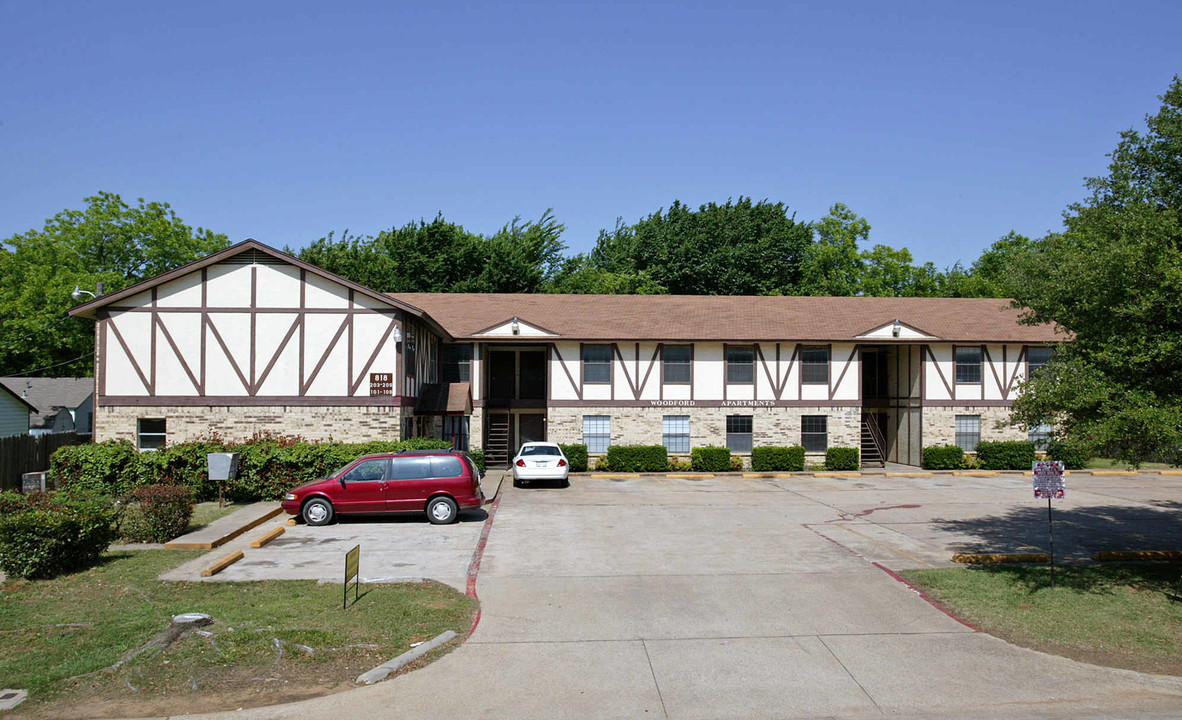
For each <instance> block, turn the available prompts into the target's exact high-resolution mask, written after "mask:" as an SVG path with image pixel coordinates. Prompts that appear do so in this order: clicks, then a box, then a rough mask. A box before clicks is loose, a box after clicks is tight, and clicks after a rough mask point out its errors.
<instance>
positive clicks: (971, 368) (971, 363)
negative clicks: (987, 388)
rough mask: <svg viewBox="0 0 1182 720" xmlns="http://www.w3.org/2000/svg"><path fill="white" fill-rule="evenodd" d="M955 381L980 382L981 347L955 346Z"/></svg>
mask: <svg viewBox="0 0 1182 720" xmlns="http://www.w3.org/2000/svg"><path fill="white" fill-rule="evenodd" d="M956 382H958V383H979V382H981V348H980V347H958V348H956Z"/></svg>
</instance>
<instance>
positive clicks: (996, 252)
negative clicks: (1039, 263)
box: [939, 230, 1034, 298]
mask: <svg viewBox="0 0 1182 720" xmlns="http://www.w3.org/2000/svg"><path fill="white" fill-rule="evenodd" d="M1033 250H1034V242H1033V241H1032V240H1031V239H1030V238H1028V237H1026V236H1024V235H1019V234H1018V233H1016V232H1014V231H1012V230H1011V231H1010V232H1008V233H1006V234H1005V235H1003V236H1002V237H1001V238H1000V239H998V241H997V242H995V243H993V245H991V246H989V249H988V250H986V251H985V252H983V253H981V256H980V257H979V258H977V259H976V260H975V261H974V262H973V264H972V266H971V267H970V268H969V269H968V270H965V269H964V268H963V267H961V265H960V263H957V264H956V265H953V266H952V267H951V268H950V269H949V270H948V272H947V273H945V274H944V277H943V279H942V283H941V288H940V293H939V294H941V295H943V296H945V297H996V298H1006V297H1013V296H1014V295H1015V293H1016V292H1017V289H1016V288H1015V287H1014V281H1015V277H1016V276H1015V269H1014V267H1013V266H1014V263H1015V262H1016V261H1017V260H1018V259H1019V258H1020V257H1022V256H1024V255H1027V254H1029V253H1030V252H1033Z"/></svg>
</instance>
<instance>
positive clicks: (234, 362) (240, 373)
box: [201, 317, 250, 393]
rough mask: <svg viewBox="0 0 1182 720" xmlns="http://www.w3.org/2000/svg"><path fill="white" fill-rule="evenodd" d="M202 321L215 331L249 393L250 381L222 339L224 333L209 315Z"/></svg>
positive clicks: (231, 364) (244, 388) (223, 349)
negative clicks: (219, 330)
mask: <svg viewBox="0 0 1182 720" xmlns="http://www.w3.org/2000/svg"><path fill="white" fill-rule="evenodd" d="M201 320H202V323H203V324H205V325H208V326H209V329H210V330H212V331H213V339H214V340H217V341H218V345H220V346H221V348H222V352H223V353H225V354H226V359H227V360H229V361H230V367H232V368H234V372H235V373H236V374H237V375H238V380H239V381H241V382H242V389H243V390H245V391H246V392H247V393H249V392H250V383H249V382H247V380H246V376H245V375H243V374H242V368H240V367H238V361H237V360H235V359H234V354H233V353H231V352H230V348H229V346H228V345H226V341H225V340H223V339H222V334H221V333H220V332H218V328H217V325H214V324H213V320H212V319H210V318H209V317H203V318H201Z"/></svg>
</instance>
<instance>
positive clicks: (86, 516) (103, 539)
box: [0, 500, 115, 579]
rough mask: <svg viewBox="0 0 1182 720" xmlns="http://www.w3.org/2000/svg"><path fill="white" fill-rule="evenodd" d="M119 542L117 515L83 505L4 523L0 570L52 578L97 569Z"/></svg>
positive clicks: (99, 505) (105, 507) (0, 522)
mask: <svg viewBox="0 0 1182 720" xmlns="http://www.w3.org/2000/svg"><path fill="white" fill-rule="evenodd" d="M114 537H115V511H114V510H113V509H112V508H111V506H110V505H109V504H107V503H104V502H97V501H92V500H81V501H76V502H68V503H61V504H57V503H54V504H53V505H49V506H46V507H38V508H34V509H29V510H26V511H25V512H19V513H16V514H13V515H9V516H7V517H4V518H0V570H3V571H4V572H5V573H7V574H8V575H10V576H13V577H23V578H31V579H37V578H50V577H54V576H55V575H60V574H62V573H65V572H70V571H72V570H77V569H80V568H83V567H86V566H87V565H89V564H91V563H93V562H94V561H95V560H96V559H97V558H98V556H99V555H101V554H102V553H103V551H104V550H106V549H107V547H108V546H109V545H110V544H111V540H112V539H114Z"/></svg>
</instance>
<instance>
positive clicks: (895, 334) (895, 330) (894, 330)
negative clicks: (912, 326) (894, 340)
mask: <svg viewBox="0 0 1182 720" xmlns="http://www.w3.org/2000/svg"><path fill="white" fill-rule="evenodd" d="M901 332H903V326H902V325H900V324H899V318H895V326H894V327H892V328H891V336H892V337H899V333H901Z"/></svg>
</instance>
